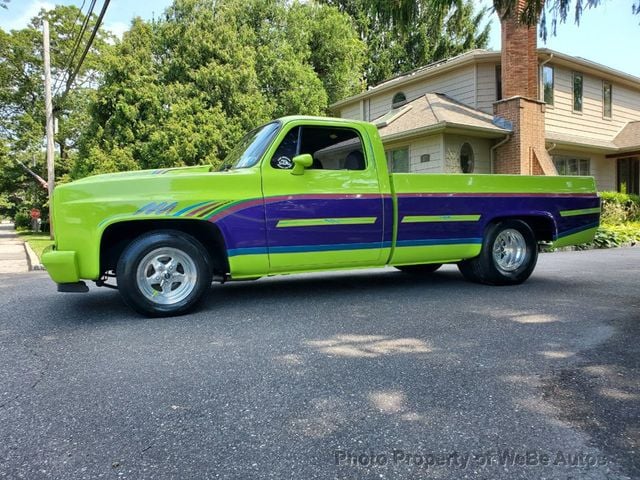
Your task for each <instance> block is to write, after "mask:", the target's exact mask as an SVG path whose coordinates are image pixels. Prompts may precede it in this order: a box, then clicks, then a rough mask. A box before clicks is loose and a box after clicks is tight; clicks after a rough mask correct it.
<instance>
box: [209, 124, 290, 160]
mask: <svg viewBox="0 0 640 480" xmlns="http://www.w3.org/2000/svg"><path fill="white" fill-rule="evenodd" d="M279 128H280V123H279V122H271V123H267V124H266V125H263V126H262V127H258V128H256V129H255V130H251V131H250V132H249V133H247V134H246V135H245V136H244V137H243V138H242V140H240V142H239V143H238V145H236V146H235V147H234V148H233V149H232V150H231V151H230V152H229V154H228V155H227V157H226V158H225V159H224V162H222V167H220V170H230V169H236V168H249V167H253V166H254V165H255V164H256V163H258V160H260V157H262V154H263V153H264V151H265V150H266V149H267V147H268V146H269V144H270V143H271V140H273V137H274V136H275V135H276V132H277V131H278V129H279Z"/></svg>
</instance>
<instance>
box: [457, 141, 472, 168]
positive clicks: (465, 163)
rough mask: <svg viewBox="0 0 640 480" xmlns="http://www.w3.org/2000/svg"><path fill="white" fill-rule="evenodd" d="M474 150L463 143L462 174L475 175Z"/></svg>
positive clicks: (461, 151)
mask: <svg viewBox="0 0 640 480" xmlns="http://www.w3.org/2000/svg"><path fill="white" fill-rule="evenodd" d="M473 166H474V165H473V148H471V145H469V144H468V143H463V144H462V147H461V148H460V170H462V173H473Z"/></svg>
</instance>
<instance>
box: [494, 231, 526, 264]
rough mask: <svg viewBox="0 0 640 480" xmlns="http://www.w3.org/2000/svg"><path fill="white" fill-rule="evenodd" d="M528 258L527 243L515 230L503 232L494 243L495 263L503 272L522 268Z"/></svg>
mask: <svg viewBox="0 0 640 480" xmlns="http://www.w3.org/2000/svg"><path fill="white" fill-rule="evenodd" d="M526 257H527V242H526V241H525V239H524V236H523V235H522V234H521V233H520V232H519V231H518V230H516V229H514V228H507V229H505V230H502V231H501V232H500V233H499V234H498V236H497V237H496V240H495V242H494V243H493V261H494V262H495V265H496V267H497V268H498V269H499V270H501V271H503V272H513V271H515V270H517V269H518V268H520V267H521V266H522V265H523V264H524V262H525V260H526Z"/></svg>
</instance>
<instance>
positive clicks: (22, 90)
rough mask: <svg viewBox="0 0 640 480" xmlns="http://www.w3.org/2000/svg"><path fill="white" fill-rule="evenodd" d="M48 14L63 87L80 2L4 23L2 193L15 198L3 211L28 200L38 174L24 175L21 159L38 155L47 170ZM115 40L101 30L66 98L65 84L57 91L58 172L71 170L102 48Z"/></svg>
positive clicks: (0, 56) (0, 50)
mask: <svg viewBox="0 0 640 480" xmlns="http://www.w3.org/2000/svg"><path fill="white" fill-rule="evenodd" d="M45 18H46V19H47V20H48V21H49V23H50V26H51V29H50V30H51V69H52V78H53V85H54V86H56V85H57V86H59V87H61V86H62V85H63V79H64V77H65V75H66V72H67V70H68V68H69V64H68V59H69V57H70V56H71V52H72V50H73V48H74V45H75V42H76V39H77V38H78V35H79V33H80V28H81V23H82V20H83V18H82V15H81V12H80V10H79V9H78V8H76V7H67V6H57V7H55V8H54V9H53V10H50V11H44V10H43V11H41V12H40V13H39V14H38V15H37V16H36V17H35V18H34V19H33V20H32V21H31V23H30V24H29V26H28V27H26V28H24V29H21V30H13V31H11V32H5V31H3V30H2V29H0V142H2V144H3V146H4V148H5V154H4V155H3V159H2V162H1V164H0V177H1V178H2V182H0V196H2V197H3V198H5V199H6V198H10V199H13V200H11V204H10V205H9V203H7V202H6V201H5V202H3V205H4V208H5V210H4V211H3V212H2V213H4V214H7V213H9V214H13V213H15V211H16V209H17V208H19V207H20V204H21V203H23V202H26V201H27V200H28V198H27V193H29V192H30V191H31V187H32V185H33V179H32V178H31V177H30V176H28V175H27V176H25V174H24V170H23V169H22V167H20V166H19V165H18V164H17V161H18V160H20V161H23V162H24V163H27V164H31V163H32V159H33V158H35V159H36V161H37V164H36V165H35V167H34V169H35V170H37V171H38V172H39V173H40V174H44V165H43V163H44V160H43V156H42V154H41V150H42V144H43V137H44V131H45V114H44V88H43V85H42V76H43V65H42V20H43V19H45ZM94 24H95V17H92V18H91V19H90V21H89V29H91V28H93V25H94ZM87 37H88V34H87V35H86V36H85V38H84V39H83V40H84V41H83V42H81V45H80V48H83V47H84V45H85V43H84V42H86V40H87ZM111 41H112V36H111V35H110V34H109V33H107V32H105V31H102V30H100V31H99V32H98V35H97V36H96V39H95V41H94V44H93V47H92V49H91V50H90V52H89V54H88V55H87V57H86V59H85V62H84V64H83V65H82V68H81V69H80V71H79V74H78V77H77V80H76V82H75V84H74V86H73V88H72V90H71V91H70V92H69V94H68V95H67V96H66V97H65V98H64V99H63V97H62V91H63V89H62V88H59V89H57V90H56V92H55V93H56V95H55V96H54V109H55V113H56V117H57V119H58V125H59V129H58V133H57V135H56V138H55V141H56V143H57V147H58V148H57V150H58V154H57V156H56V173H57V175H58V177H60V176H64V175H65V173H66V171H67V170H68V167H69V163H70V161H71V158H70V152H73V151H74V150H75V148H76V144H77V141H78V138H79V136H80V131H81V129H83V128H84V125H86V122H87V107H88V104H89V99H90V97H91V95H92V94H93V87H94V86H95V84H96V83H97V80H98V78H99V75H100V70H101V67H100V63H101V52H103V51H105V50H106V49H108V48H109V42H111ZM76 60H77V58H76ZM73 66H75V64H74V65H73ZM25 192H26V193H25ZM29 195H30V194H29ZM29 198H31V197H29ZM36 200H37V201H41V202H44V201H45V200H46V197H42V196H41V195H40V194H39V193H38V197H37V198H36V199H35V200H34V201H36ZM29 201H30V200H29ZM40 206H41V205H40ZM0 208H1V207H0ZM7 209H8V210H7Z"/></svg>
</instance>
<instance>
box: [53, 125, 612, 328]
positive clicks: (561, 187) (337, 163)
mask: <svg viewBox="0 0 640 480" xmlns="http://www.w3.org/2000/svg"><path fill="white" fill-rule="evenodd" d="M599 218H600V199H599V197H598V195H597V193H596V191H595V184H594V181H593V178H590V177H566V176H558V177H540V176H538V177H527V176H505V175H473V174H470V175H463V174H412V173H391V174H390V173H389V171H388V170H387V159H386V156H385V151H384V148H383V146H382V142H381V141H380V137H379V135H378V132H377V129H376V127H375V126H374V125H372V124H370V123H366V122H357V121H347V120H342V119H332V118H315V117H286V118H282V119H279V120H276V121H274V122H271V123H268V124H266V125H264V126H262V127H260V128H257V129H255V130H253V131H252V132H249V133H248V134H247V135H246V136H245V137H244V138H243V139H242V141H241V142H240V143H239V144H238V146H237V147H235V148H234V149H233V150H232V151H231V152H230V153H229V155H228V157H227V158H226V160H225V162H224V164H223V166H222V168H220V169H219V170H218V171H214V169H213V168H212V167H210V166H199V167H188V168H171V169H162V170H147V171H137V172H126V173H116V174H109V175H98V176H94V177H89V178H85V179H82V180H79V181H76V182H73V183H70V184H67V185H62V186H59V187H58V188H56V190H55V193H54V198H53V225H54V228H55V246H53V247H51V248H50V249H49V250H48V251H47V252H46V253H45V254H44V255H43V258H42V261H43V263H44V265H45V266H46V268H47V270H48V272H49V274H50V275H51V278H52V279H53V280H54V281H55V282H57V283H58V289H59V290H60V291H87V290H88V288H87V286H86V284H85V283H84V282H82V281H81V279H90V280H94V281H95V282H96V283H97V284H98V285H106V286H109V285H108V284H106V283H105V282H106V281H107V280H108V278H109V277H115V278H116V279H117V288H118V289H119V291H120V293H121V295H122V297H123V299H124V301H125V302H126V303H127V304H128V305H130V306H131V307H132V308H134V309H135V310H137V311H138V312H140V313H143V314H146V315H150V316H163V315H176V314H180V313H184V312H186V311H188V310H189V309H191V308H192V307H193V306H194V305H195V304H196V303H197V302H198V301H199V300H200V299H201V297H202V296H203V294H204V293H205V292H206V291H207V290H208V289H209V287H210V285H211V282H212V281H215V280H217V281H222V282H224V281H226V280H239V279H255V278H259V277H261V276H265V275H276V274H284V273H293V272H306V271H317V270H331V269H344V268H362V267H381V266H384V265H391V266H394V267H396V268H398V269H399V270H402V271H405V272H408V273H412V274H428V273H430V272H433V271H435V270H436V269H438V267H440V266H441V265H442V264H443V263H455V264H457V265H458V267H459V269H460V271H461V272H462V275H463V276H464V277H465V278H467V279H468V280H472V281H475V282H481V283H486V284H492V285H512V284H518V283H521V282H523V281H524V280H526V279H527V278H528V277H529V275H531V272H532V271H533V269H534V267H535V265H536V261H537V256H538V244H539V243H541V242H548V243H551V244H553V245H554V246H565V245H573V244H579V243H584V242H588V241H590V240H591V239H592V238H593V236H594V233H595V231H596V228H597V227H598V223H599Z"/></svg>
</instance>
